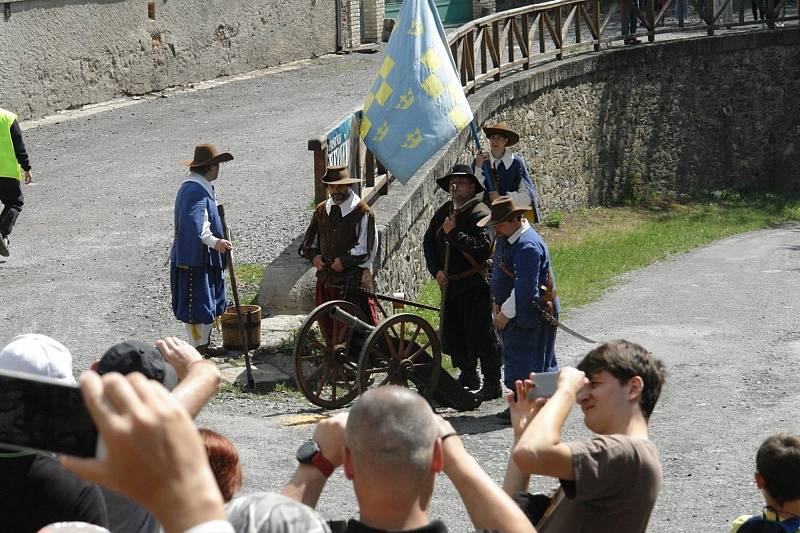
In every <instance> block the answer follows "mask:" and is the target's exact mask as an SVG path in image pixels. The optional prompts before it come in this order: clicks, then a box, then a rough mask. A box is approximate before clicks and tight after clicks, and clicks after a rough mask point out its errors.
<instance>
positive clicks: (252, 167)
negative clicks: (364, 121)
mask: <svg viewBox="0 0 800 533" xmlns="http://www.w3.org/2000/svg"><path fill="white" fill-rule="evenodd" d="M379 60H380V54H377V53H376V54H350V55H347V56H336V55H330V56H325V57H323V58H320V59H317V60H311V61H305V62H300V63H297V64H293V65H289V66H284V67H281V68H277V69H271V70H270V71H268V72H269V73H267V74H264V75H259V76H254V77H249V76H243V77H240V79H239V80H238V81H236V80H229V81H230V83H225V84H219V83H217V82H214V83H212V84H210V85H216V86H213V87H210V88H205V89H202V90H196V89H188V90H183V91H177V92H176V91H170V92H167V93H165V94H164V95H163V97H155V98H147V99H144V100H126V101H120V102H118V103H117V105H116V107H115V106H110V108H109V109H108V110H106V111H103V112H100V113H95V114H87V113H86V112H83V113H77V114H74V113H73V114H67V115H59V116H56V117H51V118H50V119H48V120H46V121H43V123H38V124H37V123H29V124H23V128H24V129H26V131H25V132H24V134H25V138H26V143H27V147H28V152H29V154H30V156H31V164H32V166H33V173H34V180H35V182H34V184H32V185H30V186H27V187H24V191H23V192H24V194H25V207H24V210H23V212H22V214H21V215H20V217H19V220H18V222H17V226H16V228H15V230H14V232H13V233H12V234H11V257H10V258H8V259H7V260H5V258H0V287H2V289H1V290H0V308H2V310H1V311H0V346H1V345H5V344H6V343H7V342H8V341H9V340H11V338H12V337H14V335H16V334H18V333H24V332H40V333H45V334H48V335H50V336H52V337H54V338H56V339H59V340H60V341H61V342H62V343H64V344H65V345H66V346H67V347H68V348H69V349H70V350H71V351H72V352H73V354H74V356H75V367H76V368H85V367H86V366H88V364H89V363H90V362H91V361H92V360H93V359H96V358H97V357H99V355H101V354H102V353H103V351H104V350H105V349H106V348H107V347H108V346H110V345H112V344H114V343H116V342H119V341H120V340H124V339H126V338H139V339H142V340H145V341H152V340H155V339H157V338H160V337H162V336H165V335H176V334H183V331H184V330H183V328H182V327H179V324H178V323H176V322H175V320H174V319H173V317H172V309H171V308H170V297H169V269H168V268H167V267H166V266H165V264H164V263H165V261H166V260H167V258H168V255H169V247H170V245H171V243H172V232H173V228H172V225H173V224H172V206H173V201H174V198H175V192H176V191H177V189H178V187H179V186H180V183H181V181H182V180H183V178H184V177H185V175H186V172H187V170H186V168H185V167H181V166H180V164H179V161H180V160H183V159H191V156H192V152H193V150H194V146H195V144H197V143H201V142H210V143H215V144H216V145H217V146H218V148H219V149H220V150H226V151H230V152H231V153H232V154H233V155H234V157H235V160H234V161H232V162H230V163H225V164H224V165H223V166H222V168H221V171H220V178H219V179H218V180H217V182H215V186H216V192H217V198H218V199H219V201H220V202H222V203H223V204H225V207H226V214H227V219H228V223H229V225H230V227H231V228H232V230H233V231H234V234H235V235H236V237H237V241H236V246H237V247H236V250H235V257H236V261H237V264H239V263H243V262H247V263H260V264H266V263H267V262H268V261H269V260H271V259H272V258H274V257H276V256H277V255H278V254H279V253H280V252H281V251H282V250H283V249H284V248H285V247H286V246H287V245H288V244H289V243H290V242H291V241H292V240H294V239H295V238H296V237H297V234H298V231H300V230H299V228H303V227H305V225H306V224H307V222H308V220H309V219H310V216H311V211H310V209H309V204H310V203H311V202H312V200H313V183H312V177H313V174H312V170H313V157H312V152H310V151H308V149H307V141H308V139H309V138H310V137H313V136H316V135H320V134H323V133H325V132H326V131H327V129H328V128H329V127H330V126H333V125H334V124H335V123H337V122H338V121H339V120H341V118H343V117H344V115H345V114H346V113H347V112H348V111H350V110H352V109H354V108H356V107H357V106H360V105H361V103H362V102H363V98H364V95H365V94H366V90H367V89H366V88H367V87H369V84H370V83H371V81H372V79H373V77H374V75H375V72H376V71H377V64H378V61H379ZM241 78H244V79H241ZM203 85H209V84H203ZM131 103H133V104H135V105H128V104H131ZM31 126H35V127H32V128H31Z"/></svg>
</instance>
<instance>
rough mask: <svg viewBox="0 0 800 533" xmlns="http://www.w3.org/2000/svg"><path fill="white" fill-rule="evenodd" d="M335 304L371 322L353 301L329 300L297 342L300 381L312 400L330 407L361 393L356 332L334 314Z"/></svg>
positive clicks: (296, 367) (308, 321)
mask: <svg viewBox="0 0 800 533" xmlns="http://www.w3.org/2000/svg"><path fill="white" fill-rule="evenodd" d="M334 306H338V307H339V309H341V310H342V311H345V312H346V313H348V314H351V315H353V316H355V317H356V318H358V319H360V320H362V321H365V322H368V318H367V317H366V315H365V314H364V312H363V311H362V310H361V309H360V308H359V307H358V306H356V305H354V304H352V303H350V302H345V301H343V300H333V301H330V302H326V303H324V304H322V305H320V306H319V307H317V308H316V309H314V310H313V311H312V312H311V314H310V315H308V316H307V317H306V319H305V321H304V322H303V325H302V327H301V328H300V332H299V333H298V335H297V340H296V341H295V344H294V370H295V376H296V380H297V385H298V386H299V387H300V390H301V391H302V392H303V394H304V395H305V397H306V398H308V401H310V402H311V403H313V404H314V405H318V406H320V407H325V408H327V409H336V408H339V407H344V406H345V405H347V404H348V403H350V402H351V401H353V399H354V398H355V397H356V396H358V385H357V384H356V375H357V368H356V364H357V359H356V357H357V354H358V352H357V351H355V350H356V349H357V348H354V347H353V346H352V343H353V338H354V335H353V332H352V331H351V329H350V328H349V327H348V326H347V325H346V324H344V323H343V322H341V321H339V320H336V319H334V318H331V316H330V311H331V309H332V308H333V307H334Z"/></svg>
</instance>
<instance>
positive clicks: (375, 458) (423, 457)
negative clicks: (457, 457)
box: [345, 385, 438, 481]
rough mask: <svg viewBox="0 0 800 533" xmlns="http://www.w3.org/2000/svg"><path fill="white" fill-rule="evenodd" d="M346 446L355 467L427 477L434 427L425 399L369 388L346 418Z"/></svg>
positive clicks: (400, 391) (391, 387)
mask: <svg viewBox="0 0 800 533" xmlns="http://www.w3.org/2000/svg"><path fill="white" fill-rule="evenodd" d="M345 433H346V434H345V438H346V443H347V447H348V448H349V450H350V454H351V456H352V458H353V465H354V466H355V467H357V468H358V467H362V466H363V468H365V469H369V470H371V471H373V472H375V471H381V472H387V473H391V474H392V475H393V476H400V477H407V478H408V480H409V481H412V480H413V479H419V478H421V477H424V476H426V475H430V474H431V461H432V459H433V447H434V444H435V442H436V439H437V437H438V433H437V429H436V424H435V421H434V417H433V411H432V410H431V408H430V406H429V405H428V403H427V402H426V401H425V399H424V398H423V397H422V396H420V395H419V394H417V393H415V392H412V391H410V390H408V389H405V388H403V387H397V386H394V385H386V386H383V387H377V388H375V389H371V390H369V391H367V392H366V393H365V394H363V395H362V396H361V397H360V398H359V399H358V401H357V402H356V403H355V405H354V406H353V408H352V409H350V414H349V416H348V418H347V429H346V432H345Z"/></svg>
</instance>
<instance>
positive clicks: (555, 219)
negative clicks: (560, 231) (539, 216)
mask: <svg viewBox="0 0 800 533" xmlns="http://www.w3.org/2000/svg"><path fill="white" fill-rule="evenodd" d="M564 216H566V213H565V212H564V211H553V212H552V213H548V215H547V216H546V217H544V225H545V226H547V227H548V228H558V227H560V226H561V221H562V220H564Z"/></svg>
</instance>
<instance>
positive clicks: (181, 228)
mask: <svg viewBox="0 0 800 533" xmlns="http://www.w3.org/2000/svg"><path fill="white" fill-rule="evenodd" d="M231 160H233V156H232V155H231V154H229V153H227V152H223V153H217V148H216V146H214V145H213V144H199V145H197V147H195V149H194V159H192V160H191V161H182V163H183V164H184V165H186V166H188V167H189V175H188V176H187V177H186V179H185V180H184V181H183V183H182V184H181V187H180V189H178V194H177V196H176V197H175V238H174V241H173V243H172V251H171V253H170V285H171V288H172V311H173V312H174V313H175V318H177V319H178V320H180V321H181V322H185V323H186V330H187V332H188V335H189V342H190V343H191V344H192V346H195V347H196V348H197V351H198V352H200V353H201V354H203V355H213V352H214V348H212V347H211V346H210V336H211V329H212V326H213V325H214V321H215V320H216V318H217V317H218V316H220V315H222V314H223V313H224V312H225V308H226V307H227V303H228V302H227V299H226V296H225V281H224V279H223V277H222V273H223V271H224V269H225V259H226V258H225V253H226V252H228V251H229V250H230V249H231V248H232V245H231V243H230V241H228V240H226V239H224V238H223V230H222V220H221V219H220V216H219V210H218V209H217V200H216V197H215V196H214V186H213V185H212V184H211V183H212V182H213V181H214V180H216V179H217V176H218V175H219V165H220V163H224V162H226V161H231Z"/></svg>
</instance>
